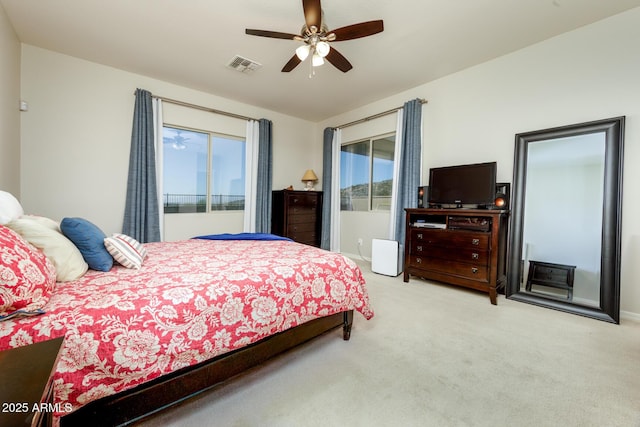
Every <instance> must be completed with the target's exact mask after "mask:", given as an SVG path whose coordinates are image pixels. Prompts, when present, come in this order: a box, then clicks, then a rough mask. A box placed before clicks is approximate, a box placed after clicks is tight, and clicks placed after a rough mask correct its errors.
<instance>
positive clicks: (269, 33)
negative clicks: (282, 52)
mask: <svg viewBox="0 0 640 427" xmlns="http://www.w3.org/2000/svg"><path fill="white" fill-rule="evenodd" d="M244 32H245V33H246V34H249V35H250V36H260V37H271V38H274V39H286V40H297V39H299V38H300V36H299V35H298V34H290V33H280V32H278V31H266V30H251V29H249V28H247V29H246V30H244Z"/></svg>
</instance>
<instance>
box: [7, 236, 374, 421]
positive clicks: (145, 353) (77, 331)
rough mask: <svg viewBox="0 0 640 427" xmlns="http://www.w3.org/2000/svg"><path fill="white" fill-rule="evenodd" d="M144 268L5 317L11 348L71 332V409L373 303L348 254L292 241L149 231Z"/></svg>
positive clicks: (65, 396) (64, 368)
mask: <svg viewBox="0 0 640 427" xmlns="http://www.w3.org/2000/svg"><path fill="white" fill-rule="evenodd" d="M145 247H146V248H147V251H148V257H147V258H146V259H145V262H144V264H143V266H142V268H141V269H140V270H133V269H126V268H124V267H121V266H116V267H114V268H113V269H112V270H111V271H110V272H108V273H104V272H98V271H92V270H90V271H89V272H88V273H87V274H86V275H85V276H84V277H82V279H80V280H78V281H74V282H66V283H57V284H56V289H55V291H54V293H53V295H52V297H51V299H50V301H49V303H48V304H47V305H46V306H45V308H44V309H45V310H46V313H45V314H43V315H40V316H35V317H28V318H16V319H11V320H7V321H4V322H0V350H4V349H7V348H12V347H19V346H23V345H27V344H31V343H34V342H38V341H44V340H47V339H52V338H56V337H59V336H66V338H65V342H64V347H63V350H62V352H61V356H60V361H59V364H58V368H57V371H56V373H55V375H54V392H55V403H56V404H58V405H56V407H57V408H59V409H60V411H59V412H57V413H56V414H55V415H56V416H62V415H64V414H65V413H67V412H70V411H72V410H75V409H77V408H79V407H80V406H82V405H84V404H86V403H88V402H90V401H93V400H96V399H99V398H101V397H103V396H107V395H111V394H114V393H118V392H120V391H123V390H126V389H129V388H132V387H134V386H136V385H138V384H140V383H143V382H145V381H149V380H151V379H153V378H156V377H159V376H161V375H163V374H166V373H169V372H173V371H176V370H178V369H180V368H183V367H185V366H189V365H193V364H196V363H198V362H202V361H204V360H207V359H210V358H212V357H214V356H217V355H220V354H223V353H225V352H228V351H230V350H234V349H237V348H240V347H244V346H246V345H248V344H251V343H254V342H256V341H259V340H260V339H262V338H264V337H266V336H268V335H272V334H274V333H277V332H280V331H283V330H286V329H289V328H291V327H293V326H296V325H299V324H301V323H304V322H307V321H309V320H312V319H315V318H318V317H323V316H328V315H331V314H334V313H338V312H340V311H345V310H351V309H354V310H356V311H359V312H360V313H362V314H363V315H364V317H365V318H367V319H369V318H371V317H372V316H373V311H372V309H371V307H370V306H369V300H368V294H367V291H366V288H365V285H364V279H363V277H362V273H361V271H360V270H359V268H358V267H357V266H356V264H355V263H354V262H353V261H351V260H349V259H348V258H346V257H344V256H342V255H340V254H335V253H332V252H327V251H323V250H320V249H317V248H313V247H311V246H306V245H301V244H297V243H293V242H288V241H209V240H188V241H182V242H165V243H149V244H147V245H145Z"/></svg>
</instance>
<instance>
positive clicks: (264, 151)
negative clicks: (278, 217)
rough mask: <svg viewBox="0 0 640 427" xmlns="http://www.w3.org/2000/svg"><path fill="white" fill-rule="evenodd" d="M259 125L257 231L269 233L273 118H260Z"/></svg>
mask: <svg viewBox="0 0 640 427" xmlns="http://www.w3.org/2000/svg"><path fill="white" fill-rule="evenodd" d="M258 127H259V130H258V133H259V136H258V171H257V188H256V233H269V232H271V189H272V188H271V186H272V184H271V183H272V181H273V150H272V148H271V146H272V141H271V133H272V131H271V128H272V123H271V120H267V119H260V121H259V122H258Z"/></svg>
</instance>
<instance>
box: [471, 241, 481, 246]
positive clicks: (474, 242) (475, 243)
mask: <svg viewBox="0 0 640 427" xmlns="http://www.w3.org/2000/svg"><path fill="white" fill-rule="evenodd" d="M471 244H472V245H476V246H478V245H479V244H480V239H471Z"/></svg>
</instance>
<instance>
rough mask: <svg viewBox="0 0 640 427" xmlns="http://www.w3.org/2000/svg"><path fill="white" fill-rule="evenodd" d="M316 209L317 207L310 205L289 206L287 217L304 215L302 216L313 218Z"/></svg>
mask: <svg viewBox="0 0 640 427" xmlns="http://www.w3.org/2000/svg"><path fill="white" fill-rule="evenodd" d="M316 211H317V209H316V208H315V207H312V206H305V205H295V206H290V207H289V217H295V216H304V217H312V218H313V219H314V220H315V218H316Z"/></svg>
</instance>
